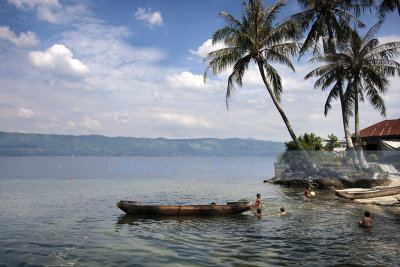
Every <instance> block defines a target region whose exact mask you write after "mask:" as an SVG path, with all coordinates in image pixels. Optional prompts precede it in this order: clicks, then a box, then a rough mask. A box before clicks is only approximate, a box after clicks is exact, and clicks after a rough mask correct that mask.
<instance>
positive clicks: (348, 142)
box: [339, 89, 360, 170]
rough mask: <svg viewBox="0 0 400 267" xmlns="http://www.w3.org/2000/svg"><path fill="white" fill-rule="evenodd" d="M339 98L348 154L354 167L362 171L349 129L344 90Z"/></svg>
mask: <svg viewBox="0 0 400 267" xmlns="http://www.w3.org/2000/svg"><path fill="white" fill-rule="evenodd" d="M339 96H340V106H341V108H342V119H343V128H344V136H345V138H346V145H347V148H346V150H347V153H349V154H350V157H351V159H352V161H353V164H354V167H356V169H357V170H359V169H360V163H359V160H358V157H357V153H356V151H355V149H354V146H353V141H352V140H351V134H350V128H349V119H348V116H347V107H346V103H345V100H344V94H343V90H342V89H340V90H339Z"/></svg>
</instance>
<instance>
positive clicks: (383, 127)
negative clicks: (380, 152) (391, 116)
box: [351, 119, 400, 137]
mask: <svg viewBox="0 0 400 267" xmlns="http://www.w3.org/2000/svg"><path fill="white" fill-rule="evenodd" d="M388 135H400V119H398V120H384V121H381V122H378V123H376V124H374V125H371V126H369V127H367V128H364V129H362V130H361V131H360V136H361V137H369V136H388ZM351 136H352V137H355V134H352V135H351Z"/></svg>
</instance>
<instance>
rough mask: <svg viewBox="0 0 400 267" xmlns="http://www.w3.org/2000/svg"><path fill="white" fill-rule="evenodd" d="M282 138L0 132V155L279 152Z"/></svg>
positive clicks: (245, 153)
mask: <svg viewBox="0 0 400 267" xmlns="http://www.w3.org/2000/svg"><path fill="white" fill-rule="evenodd" d="M283 150H284V144H283V143H281V142H272V141H261V140H255V139H240V138H229V139H216V138H200V139H165V138H155V139H154V138H133V137H106V136H101V135H81V136H74V135H55V134H33V133H8V132H0V156H72V155H74V156H227V157H230V156H276V155H278V154H279V153H280V152H281V151H283Z"/></svg>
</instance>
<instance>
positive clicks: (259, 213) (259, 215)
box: [251, 207, 261, 218]
mask: <svg viewBox="0 0 400 267" xmlns="http://www.w3.org/2000/svg"><path fill="white" fill-rule="evenodd" d="M251 212H253V213H254V215H256V217H258V218H260V217H261V209H257V211H254V209H253V207H252V208H251Z"/></svg>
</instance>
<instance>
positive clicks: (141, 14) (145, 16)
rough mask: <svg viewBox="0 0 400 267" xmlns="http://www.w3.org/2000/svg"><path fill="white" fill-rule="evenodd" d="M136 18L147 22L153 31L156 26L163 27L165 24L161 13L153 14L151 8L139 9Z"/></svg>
mask: <svg viewBox="0 0 400 267" xmlns="http://www.w3.org/2000/svg"><path fill="white" fill-rule="evenodd" d="M135 18H136V19H138V20H142V21H145V22H147V23H148V24H149V26H150V28H151V29H153V28H154V27H156V26H162V25H163V24H164V22H163V18H162V16H161V12H159V11H155V12H151V8H148V9H147V10H146V9H144V8H141V7H139V8H138V10H137V11H136V12H135Z"/></svg>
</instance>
